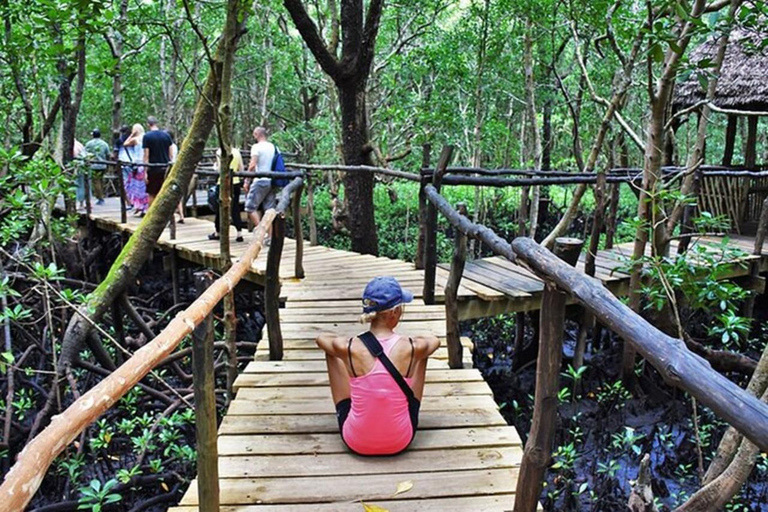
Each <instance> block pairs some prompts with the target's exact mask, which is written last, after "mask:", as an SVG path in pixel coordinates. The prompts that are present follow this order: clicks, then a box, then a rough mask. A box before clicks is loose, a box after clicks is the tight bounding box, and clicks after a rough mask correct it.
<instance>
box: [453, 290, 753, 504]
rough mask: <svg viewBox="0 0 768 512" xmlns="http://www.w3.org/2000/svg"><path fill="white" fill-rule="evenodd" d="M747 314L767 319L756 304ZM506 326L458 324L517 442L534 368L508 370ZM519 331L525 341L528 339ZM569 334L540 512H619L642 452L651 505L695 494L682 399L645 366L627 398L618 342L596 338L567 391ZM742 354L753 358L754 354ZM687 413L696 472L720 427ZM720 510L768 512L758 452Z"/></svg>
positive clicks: (705, 414)
mask: <svg viewBox="0 0 768 512" xmlns="http://www.w3.org/2000/svg"><path fill="white" fill-rule="evenodd" d="M755 310H756V311H758V312H760V313H759V314H760V315H761V316H766V315H768V300H766V297H763V298H762V300H761V302H760V303H758V305H757V307H756V308H755ZM764 320H765V318H758V319H756V321H755V324H756V325H757V326H759V327H758V328H756V329H755V332H753V340H754V342H753V344H752V346H753V347H763V346H765V343H766V342H768V330H766V329H765V328H764V327H763V326H764V324H765V322H764ZM514 322H515V317H514V315H510V316H503V317H497V318H493V319H483V320H478V321H472V322H466V323H465V324H464V325H463V327H464V329H463V330H464V331H465V333H466V334H467V335H469V336H471V338H472V339H473V341H474V342H475V346H476V350H475V355H474V360H475V364H476V365H477V367H478V368H480V370H481V371H482V373H483V375H484V376H485V378H486V380H487V381H488V383H489V384H490V386H491V388H492V389H493V392H494V395H495V398H496V401H497V403H498V404H499V406H500V407H501V412H502V414H503V415H504V417H505V418H506V420H507V421H508V422H509V423H510V424H512V425H515V427H516V428H517V430H518V432H519V433H520V435H521V436H523V438H524V439H525V438H526V437H527V433H528V431H529V429H530V421H531V418H532V412H533V394H534V389H535V378H536V363H535V360H533V361H530V362H529V363H528V364H524V365H523V366H522V368H520V369H519V370H518V369H516V368H517V366H518V365H516V364H515V354H514V353H513V352H514V349H513V348H512V347H513V345H514V343H513V340H514V332H515V326H514ZM528 325H530V322H529V324H528ZM528 331H529V332H527V333H526V334H527V335H528V336H527V337H528V338H529V341H530V338H531V337H532V331H531V330H530V329H528ZM577 332H578V326H577V324H576V323H575V322H571V321H569V322H567V324H566V333H565V347H564V360H563V373H562V374H561V375H562V376H561V379H560V385H561V389H562V390H563V391H562V393H564V396H563V397H562V399H561V401H560V407H559V410H558V416H559V418H558V425H557V434H556V439H555V451H554V456H553V464H552V466H551V467H550V469H549V471H548V472H547V476H546V484H545V487H544V489H543V492H542V495H541V502H542V504H543V505H544V508H545V510H557V511H563V510H579V511H582V510H591V511H606V512H607V511H611V512H613V511H617V510H625V509H626V503H627V499H628V497H629V493H630V490H631V481H632V480H634V479H636V478H637V471H638V466H639V462H640V459H641V457H642V455H643V454H645V453H649V454H650V456H651V472H652V478H653V483H652V485H653V492H654V496H655V497H656V502H657V506H658V507H659V509H660V510H662V511H665V510H672V509H673V508H675V507H676V506H678V505H680V504H681V503H683V502H684V501H685V500H686V499H687V497H689V496H690V495H691V494H692V493H694V492H695V491H696V490H698V488H699V487H700V486H699V477H698V471H699V470H698V468H699V463H698V450H697V447H696V440H695V434H694V425H693V421H692V418H693V404H692V401H691V399H690V397H689V396H688V395H687V394H686V393H684V392H682V391H680V390H676V389H673V388H670V387H668V386H667V385H665V384H664V382H663V381H662V379H661V376H660V375H659V374H658V373H657V372H656V371H655V370H654V369H653V368H652V367H651V366H650V365H648V364H643V365H642V366H640V367H639V368H638V373H640V388H641V390H639V391H638V393H636V394H635V395H633V394H630V393H629V392H628V391H627V390H626V389H625V388H624V386H622V384H621V382H620V380H619V378H618V376H619V368H620V361H621V348H620V344H619V340H618V338H617V337H616V336H615V335H608V334H605V335H604V336H603V339H602V343H603V347H602V348H600V349H599V350H590V351H589V352H588V354H587V356H586V362H585V366H586V368H587V369H586V371H585V373H584V375H583V376H582V377H581V379H580V382H578V383H577V384H576V385H574V380H573V379H572V378H569V377H568V376H567V373H568V370H567V369H568V366H569V364H570V362H571V358H572V355H573V348H574V345H575V338H576V335H577ZM750 355H752V356H753V357H759V353H755V351H754V350H753V351H752V353H751V354H750ZM524 357H525V355H524ZM533 357H534V358H535V355H533ZM528 359H531V357H530V356H528ZM729 377H731V378H733V379H734V380H735V381H737V382H738V383H739V384H740V385H742V386H743V385H744V383H745V379H744V378H743V377H742V376H737V375H732V376H729ZM697 412H698V421H699V428H700V434H699V435H700V438H701V445H702V454H703V458H704V461H703V467H704V469H705V470H706V467H707V466H708V464H709V461H710V460H711V458H712V456H713V454H714V452H715V450H716V448H717V445H718V442H719V440H720V437H721V436H722V434H723V433H724V431H725V429H726V427H727V424H725V423H724V422H723V421H721V420H719V419H718V418H717V417H715V415H714V414H713V413H712V412H711V411H710V410H709V409H707V408H705V407H703V406H699V407H698V409H697ZM727 510H738V511H768V454H761V456H760V458H759V460H758V463H757V466H756V467H755V470H754V471H753V472H752V474H751V476H750V479H749V481H748V482H747V484H746V485H745V486H744V488H743V489H742V491H741V493H740V494H739V495H738V496H737V497H736V498H735V499H734V500H733V502H732V503H731V504H730V505H729V507H728V509H727Z"/></svg>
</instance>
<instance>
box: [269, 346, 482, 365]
mask: <svg viewBox="0 0 768 512" xmlns="http://www.w3.org/2000/svg"><path fill="white" fill-rule="evenodd" d="M430 357H431V358H434V359H436V360H438V361H443V360H447V359H448V350H447V348H446V347H442V348H440V349H438V350H437V352H435V353H434V354H432V356H430ZM255 360H256V361H269V351H268V350H259V351H257V352H256V358H255ZM283 361H323V362H324V361H325V353H324V352H323V351H322V350H320V349H314V350H291V351H290V352H289V351H284V352H283ZM464 363H465V364H468V365H471V364H472V355H471V354H465V355H464Z"/></svg>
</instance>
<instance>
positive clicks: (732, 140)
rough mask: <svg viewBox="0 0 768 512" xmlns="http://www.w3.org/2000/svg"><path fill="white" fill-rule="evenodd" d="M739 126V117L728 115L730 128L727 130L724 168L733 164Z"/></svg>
mask: <svg viewBox="0 0 768 512" xmlns="http://www.w3.org/2000/svg"><path fill="white" fill-rule="evenodd" d="M738 124H739V116H736V115H733V114H728V126H727V127H726V129H725V151H723V166H725V167H730V166H731V165H732V164H733V148H734V146H735V145H736V131H737V128H738Z"/></svg>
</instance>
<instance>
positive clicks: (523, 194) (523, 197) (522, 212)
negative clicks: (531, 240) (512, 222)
mask: <svg viewBox="0 0 768 512" xmlns="http://www.w3.org/2000/svg"><path fill="white" fill-rule="evenodd" d="M530 190H531V188H530V187H528V186H525V187H522V188H521V189H520V208H519V209H518V213H517V236H525V234H526V233H527V232H528V228H527V224H526V223H527V222H528V199H529V198H528V195H529V193H530Z"/></svg>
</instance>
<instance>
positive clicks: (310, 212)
mask: <svg viewBox="0 0 768 512" xmlns="http://www.w3.org/2000/svg"><path fill="white" fill-rule="evenodd" d="M307 222H308V223H309V245H311V246H312V247H314V246H316V245H317V219H316V218H315V185H314V183H313V182H312V173H311V172H309V171H307Z"/></svg>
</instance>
